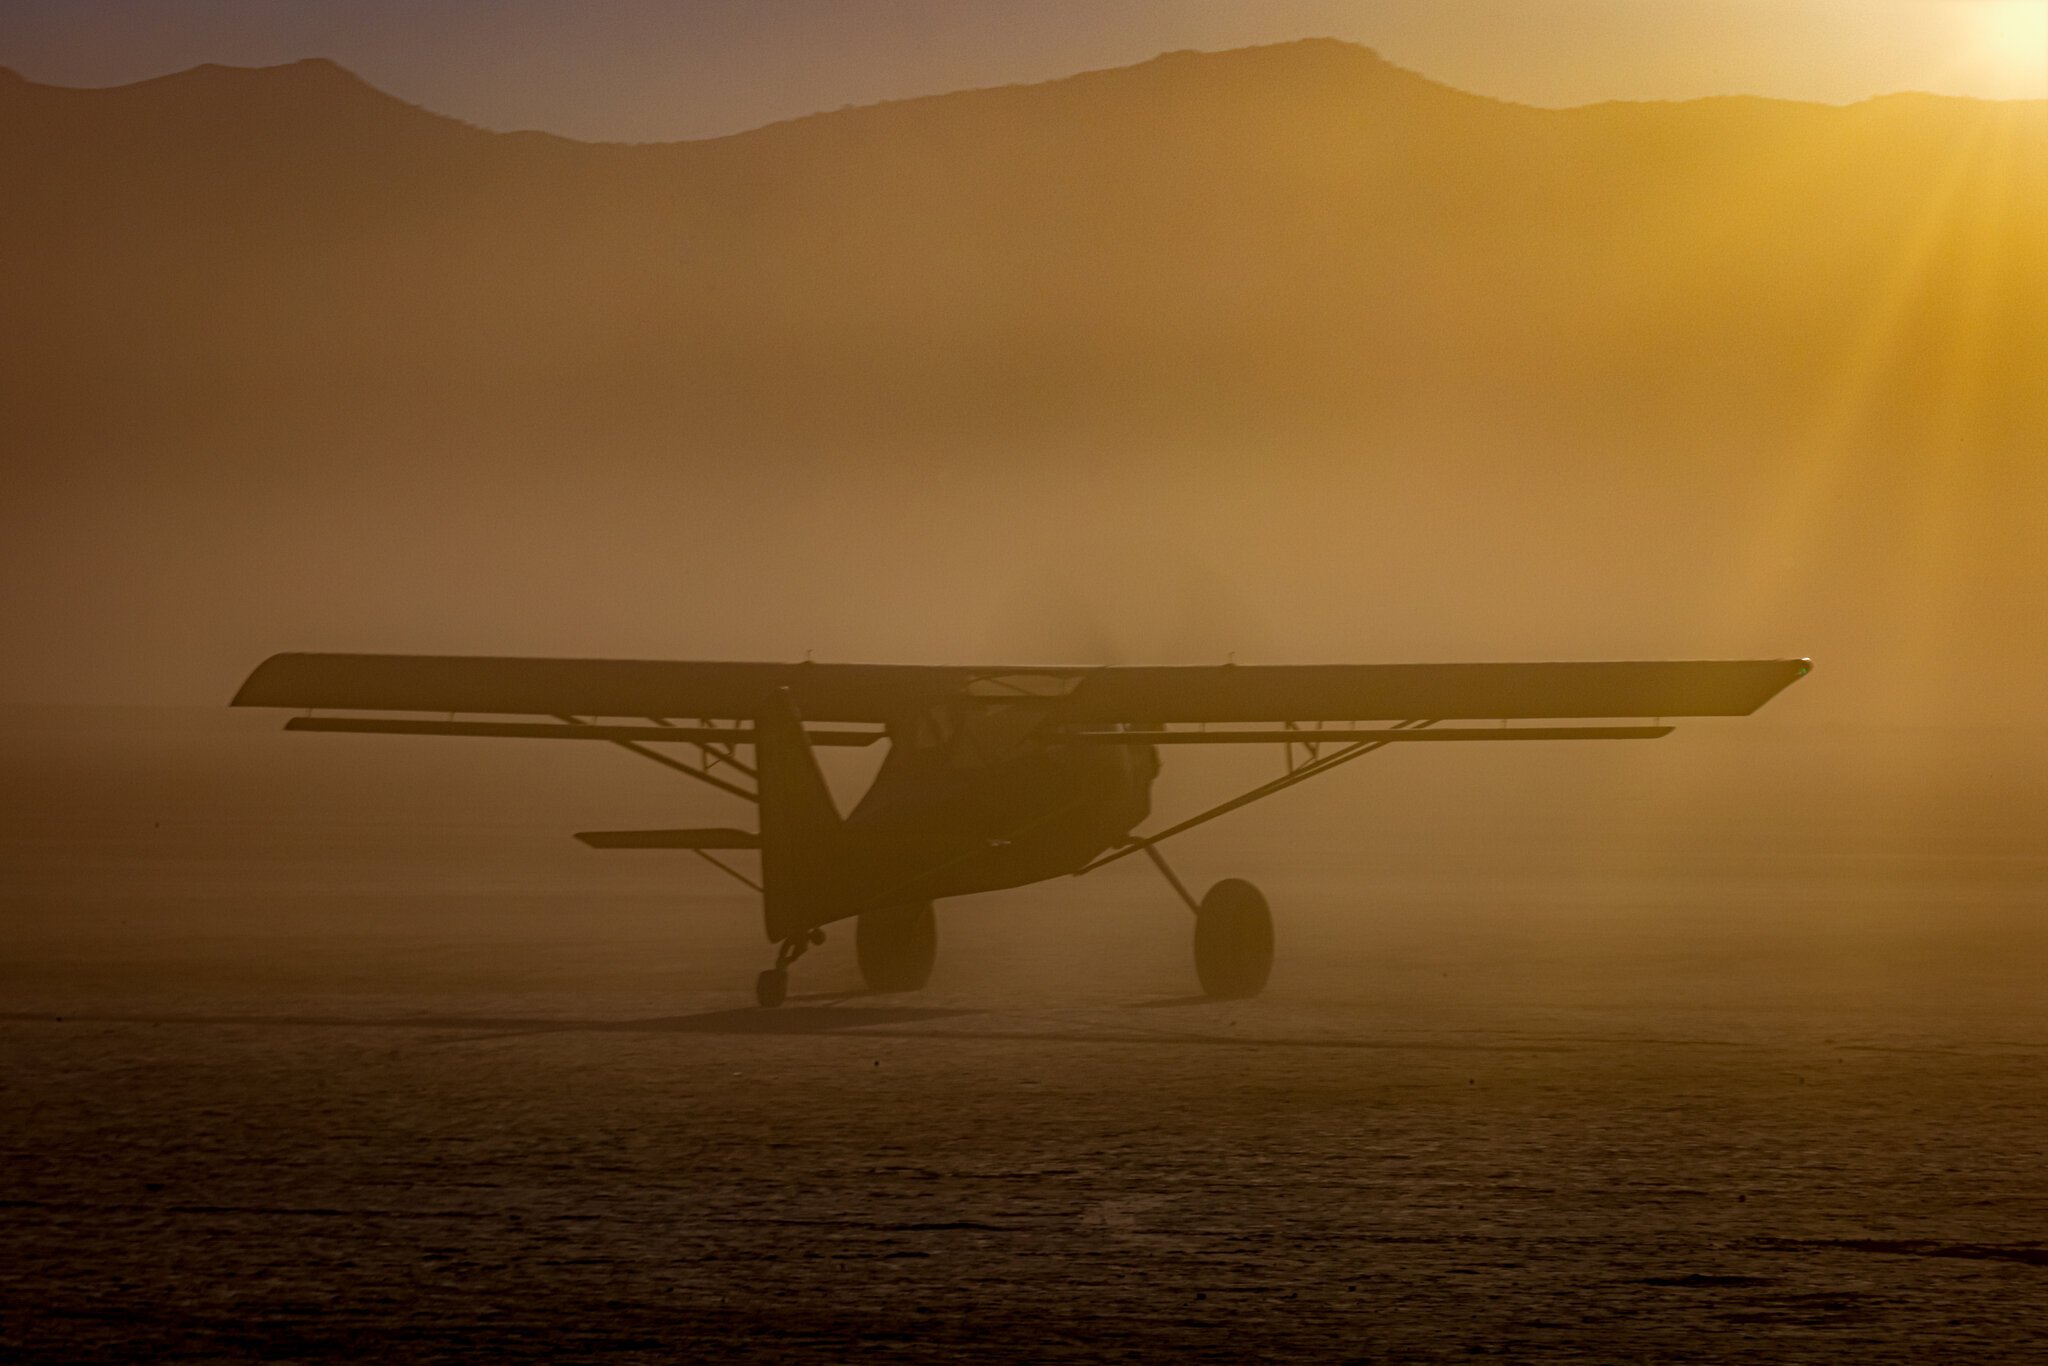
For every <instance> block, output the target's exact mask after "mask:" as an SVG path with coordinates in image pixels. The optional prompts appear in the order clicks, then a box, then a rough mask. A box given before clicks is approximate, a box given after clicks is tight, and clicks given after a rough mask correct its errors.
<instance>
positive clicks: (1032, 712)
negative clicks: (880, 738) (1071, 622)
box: [911, 673, 1081, 768]
mask: <svg viewBox="0 0 2048 1366" xmlns="http://www.w3.org/2000/svg"><path fill="white" fill-rule="evenodd" d="M1080 682H1081V678H1080V676H1079V675H1077V674H1030V673H1016V674H988V675H985V676H983V677H981V678H977V679H975V680H974V681H973V682H972V683H970V684H968V685H967V687H966V688H965V689H964V690H963V691H962V694H961V696H959V697H957V698H955V699H954V700H952V701H950V702H945V703H942V704H940V705H939V706H936V707H933V708H931V709H930V710H928V711H926V712H925V713H924V715H922V716H920V717H919V718H918V720H917V724H916V726H915V727H914V728H913V729H912V731H911V745H912V746H913V747H914V748H915V749H918V750H921V751H926V752H937V753H940V754H943V756H944V763H945V765H946V767H948V768H986V767H988V766H990V765H992V764H998V763H1001V762H1003V761H1004V760H1006V759H1009V758H1011V757H1013V756H1015V755H1016V754H1017V753H1018V752H1019V751H1020V750H1022V749H1024V748H1025V747H1026V746H1027V745H1028V744H1030V742H1031V739H1032V737H1033V735H1034V734H1035V733H1036V732H1037V731H1038V730H1039V728H1040V727H1042V726H1043V725H1045V723H1046V722H1047V720H1048V719H1050V716H1051V713H1052V710H1053V704H1054V703H1057V702H1058V701H1059V700H1060V699H1061V698H1063V697H1065V696H1066V695H1067V694H1068V693H1071V692H1072V691H1073V690H1074V689H1075V688H1076V687H1078V686H1079V685H1080Z"/></svg>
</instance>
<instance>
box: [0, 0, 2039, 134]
mask: <svg viewBox="0 0 2048 1366" xmlns="http://www.w3.org/2000/svg"><path fill="white" fill-rule="evenodd" d="M1308 36H1331V37H1339V38H1345V39H1349V40H1352V41H1355V42H1360V43H1365V44H1368V45H1370V46H1372V47H1375V48H1377V49H1379V51H1380V52H1381V53H1382V54H1383V55H1385V56H1386V57H1388V58H1390V59H1392V60H1393V61H1396V62H1399V63H1401V64H1402V65H1405V66H1410V67H1413V68H1415V69H1417V70H1419V71H1422V72H1424V73H1425V74H1428V75H1430V76H1433V77H1436V78H1437V79H1439V80H1442V81H1445V82H1447V83H1449V84H1452V85H1456V86H1459V87H1461V88H1464V89H1468V90H1475V91H1480V92H1483V93H1486V94H1491V95H1495V96H1499V97H1502V98H1506V99H1512V100H1520V101H1524V102H1528V103H1535V104H1579V103H1586V102H1590V101H1595V100H1603V99H1667V98H1685V97H1692V96H1698V95H1708V94H1730V93H1750V94H1766V95H1776V96H1784V97H1790V98H1797V99H1811V100H1824V101H1834V102H1842V101H1851V100H1857V99H1861V98H1864V97H1866V96H1869V95H1874V94H1882V93H1887V92H1891V91H1897V90H1932V91H1937V92H1942V93H1951V94H1970V95H1983V96H1992V97H2001V98H2013V97H2039V96H2044V95H2048V0H1007V2H1005V0H575V3H569V0H433V3H420V2H419V0H6V3H5V4H4V5H0V64H4V65H8V66H12V67H14V68H15V69H16V70H18V71H20V72H22V73H23V74H25V75H27V76H30V77H32V78H34V79H37V80H42V81H49V82H55V83H58V84H73V85H112V84H120V83H123V82H127V81H133V80H139V79H142V78H145V77H149V76H153V75H159V74H162V73H164V72H168V71H175V70H180V69H182V68H185V67H188V66H193V65H196V64H198V63H200V62H224V63H229V64H234V65H264V64H270V63H276V62H284V61H290V60H294V59H296V58H300V57H331V58H333V59H335V60H336V61H339V62H341V63H342V64H343V65H345V66H348V67H349V68H351V69H353V70H355V71H356V72H358V73H359V74H361V75H362V76H364V77H365V78H367V79H368V80H369V81H371V83H373V84H375V85H377V86H378V87H380V88H382V89H385V90H388V91H390V92H391V93H393V94H396V95H398V96H400V97H402V98H404V99H407V100H410V101H413V102H415V103H418V104H422V105H425V106H427V107H428V108H430V109H434V110H437V111H439V112H443V113H447V114H453V115H456V116H458V117H461V118H465V119H468V120H471V121H473V122H476V123H480V124H483V125H485V126H488V127H494V128H545V129H549V130H553V131H556V132H561V133H566V134H569V135H572V136H576V137H585V138H602V139H626V140H651V139H667V138H687V137H701V136H706V135H711V134H717V133H723V132H731V131H736V130H739V129H742V128H748V127H752V126H755V125H758V124H761V123H766V122H770V121H773V120H775V119H780V118H787V117H791V116H793V115H798V114H804V113H810V112H813V111H816V110H820V109H831V108H836V107H838V106H841V105H846V104H864V103H871V102H873V101H876V100H883V99H891V98H897V97H901V96H908V95H919V94H930V93H934V92H937V91H944V90H956V89H961V88H963V87H969V86H981V85H1000V84H1006V83H1012V82H1020V81H1034V80H1043V79H1046V78H1050V77H1054V76H1060V75H1065V74H1067V73H1070V72H1074V71H1081V70H1087V69H1091V68H1099V67H1106V66H1118V65H1123V64H1127V63H1130V62H1135V61H1142V60H1143V59H1145V58H1147V57H1150V56H1153V55H1155V54H1156V53H1159V52H1162V51H1168V50H1172V49H1175V48H1190V47H1192V48H1210V49H1213V48H1229V47H1242V46H1248V45H1251V44H1256V43H1269V42H1278V41H1284V40H1287V39H1291V38H1298V37H1308Z"/></svg>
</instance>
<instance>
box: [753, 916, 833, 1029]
mask: <svg viewBox="0 0 2048 1366" xmlns="http://www.w3.org/2000/svg"><path fill="white" fill-rule="evenodd" d="M824 942H825V932H824V931H823V930H821V929H817V928H812V929H808V930H805V931H804V932H803V933H802V934H797V935H792V936H790V937H789V938H788V939H785V940H783V941H782V947H780V948H779V949H777V950H776V951H775V966H774V967H772V968H767V969H764V970H763V971H762V973H761V975H760V976H758V977H756V978H755V979H754V1004H755V1005H757V1006H759V1007H761V1009H763V1010H773V1009H775V1007H777V1006H779V1005H781V1004H782V1001H783V998H784V997H786V996H788V995H789V965H790V964H791V963H794V962H795V961H796V960H797V959H799V958H801V957H803V956H804V954H805V953H806V952H807V951H809V949H810V948H811V946H812V945H814V944H822V943H824Z"/></svg>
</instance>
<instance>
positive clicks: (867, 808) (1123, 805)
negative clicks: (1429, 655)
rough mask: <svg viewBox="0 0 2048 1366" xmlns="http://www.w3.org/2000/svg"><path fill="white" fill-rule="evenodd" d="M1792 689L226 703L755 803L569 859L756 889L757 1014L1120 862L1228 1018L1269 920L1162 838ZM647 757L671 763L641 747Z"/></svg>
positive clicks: (835, 680)
mask: <svg viewBox="0 0 2048 1366" xmlns="http://www.w3.org/2000/svg"><path fill="white" fill-rule="evenodd" d="M1812 667H1813V665H1812V661H1811V660H1807V659H1749V660H1698V661H1626V662H1561V663H1517V664H1289V665H1239V664H1236V663H1226V664H1221V665H1193V666H1163V667H1140V668H1126V667H1103V668H1074V667H1052V668H1016V667H991V668H970V667H950V666H933V665H893V664H880V665H877V664H840V663H813V662H810V661H808V660H806V661H804V662H802V663H795V664H786V663H729V662H714V661H671V660H618V659H549V658H490V657H483V656H451V655H388V654H387V655H379V654H305V653H294V654H280V655H274V656H272V657H271V658H269V659H267V660H265V661H264V662H263V663H262V664H261V665H259V666H258V667H257V669H256V670H255V672H253V673H252V674H250V676H249V678H248V680H247V681H246V682H244V683H243V684H242V687H241V689H240V691H238V692H237V693H236V694H235V697H234V699H233V702H232V703H231V705H233V706H238V707H278V708H293V709H297V710H299V711H301V712H302V713H303V714H302V715H300V716H296V717H293V718H291V719H290V720H288V721H287V722H286V723H285V729H286V730H293V731H321V732H328V733H342V734H379V735H437V736H471V737H487V738H502V739H545V740H575V741H582V742H586V743H598V744H609V745H613V746H616V747H618V748H620V749H624V750H627V751H629V752H631V753H633V754H636V755H639V756H640V757H642V758H645V759H650V760H652V761H654V762H655V763H659V764H661V765H663V766H665V767H667V768H670V769H672V770H674V771H676V772H678V773H681V774H684V775H686V776H688V777H690V778H692V779H695V780H696V781H698V782H701V783H704V784H706V785H708V786H710V787H713V788H716V789H717V790H719V791H720V792H723V793H726V794H727V795H729V796H732V797H736V798H739V799H742V800H745V801H748V802H751V803H753V804H754V805H755V806H756V807H757V808H758V817H759V819H758V822H757V825H758V828H757V829H756V830H742V829H738V828H734V827H715V828H704V829H685V830H591V831H584V832H582V833H580V834H578V835H577V836H576V838H577V839H579V840H581V841H582V842H583V843H584V844H586V845H588V846H590V847H592V848H595V849H679V850H687V851H689V852H691V853H693V854H695V855H697V856H698V857H699V858H702V859H704V860H705V861H706V862H708V863H711V864H712V865H713V866H715V867H717V868H718V869H719V870H720V871H722V872H724V873H726V874H728V875H730V876H731V877H733V878H735V879H737V880H738V881H740V882H742V883H744V884H745V885H746V886H748V887H749V888H751V889H753V890H754V891H755V892H757V893H758V894H759V895H760V897H761V903H762V909H763V920H764V926H765V929H766V932H767V937H768V940H769V942H770V943H772V944H774V945H775V946H776V955H775V962H774V965H773V966H772V967H769V968H767V969H765V970H763V971H762V972H761V973H760V975H759V976H758V977H757V978H756V980H755V984H754V991H755V1000H756V1001H757V1003H758V1004H759V1005H760V1006H761V1007H763V1008H764V1009H767V1008H773V1007H776V1006H779V1005H781V1004H782V1002H783V999H784V997H785V995H786V994H787V991H788V985H789V969H790V966H791V965H792V964H794V963H795V962H796V961H797V959H799V958H801V957H802V956H803V955H804V954H805V952H806V951H808V950H809V949H811V948H812V947H814V946H816V945H818V944H822V943H823V942H824V941H825V928H826V927H827V926H828V925H834V924H837V923H839V922H841V921H845V920H852V921H853V922H854V931H853V933H854V950H855V957H856V959H857V960H858V963H859V966H860V972H861V976H862V978H863V980H864V981H865V982H866V984H867V986H868V988H869V989H870V990H872V991H876V992H897V991H914V990H917V989H919V988H921V987H923V986H924V985H925V983H926V981H927V980H928V978H929V977H930V975H931V971H932V965H933V963H934V961H935V959H936V954H937V949H938V937H937V921H936V918H935V915H934V912H933V909H932V907H933V903H934V902H936V901H939V900H941V899H943V898H947V897H957V896H966V895H969V894H971V893H975V892H986V891H995V890H998V889H1001V888H1007V887H1021V886H1025V885H1027V884H1030V883H1035V882H1042V881H1046V880H1048V879H1051V878H1056V877H1068V876H1072V877H1078V876H1081V875H1083V874H1085V873H1090V872H1093V871H1094V870H1096V869H1098V868H1101V867H1104V866H1106V865H1108V864H1111V863H1114V862H1117V861H1118V860H1120V859H1123V858H1126V857H1129V856H1132V855H1138V854H1142V855H1143V856H1144V857H1146V858H1147V859H1149V860H1150V861H1151V862H1152V864H1153V865H1154V866H1155V867H1156V868H1157V869H1158V870H1159V872H1160V873H1161V874H1162V875H1163V876H1164V878H1165V880H1166V883H1167V885H1168V886H1169V887H1171V888H1172V890H1173V892H1174V894H1175V895H1176V896H1177V897H1179V899H1180V900H1181V902H1182V903H1183V904H1184V905H1186V907H1187V908H1188V910H1189V911H1190V912H1192V913H1193V915H1194V958H1195V975H1196V978H1197V980H1198V981H1199V982H1200V984H1201V987H1202V991H1203V993H1204V994H1205V995H1207V996H1210V997H1213V998H1217V999H1226V1000H1228V999H1244V998H1248V997H1252V996H1256V995H1258V994H1259V993H1260V992H1261V991H1262V990H1264V988H1265V986H1266V982H1267V979H1268V976H1269V974H1270V972H1271V969H1272V964H1273V919H1272V912H1271V909H1270V907H1269V906H1268V904H1267V901H1266V898H1265V895H1264V894H1263V893H1262V892H1261V891H1260V890H1259V889H1258V888H1257V887H1256V886H1254V885H1253V884H1252V883H1250V882H1248V881H1245V880H1244V879H1242V878H1226V879H1224V880H1222V881H1220V882H1218V883H1216V884H1215V885H1214V886H1212V887H1210V888H1209V889H1208V890H1207V892H1205V893H1204V894H1203V895H1202V896H1201V897H1199V898H1197V897H1196V896H1195V895H1194V894H1193V893H1192V892H1191V891H1190V890H1189V889H1188V887H1187V885H1186V884H1185V883H1183V882H1182V881H1181V879H1180V878H1179V876H1178V875H1176V874H1175V872H1174V871H1173V868H1172V867H1171V866H1170V865H1169V864H1168V863H1167V862H1166V858H1165V856H1164V855H1163V854H1162V853H1161V852H1160V850H1159V846H1160V845H1161V844H1163V843H1164V842H1166V841H1167V840H1169V839H1172V838H1174V837H1176V836H1179V835H1182V834H1185V833H1186V832H1187V831H1190V830H1193V829H1195V828H1197V827H1198V826H1201V825H1204V824H1206V823H1208V822H1209V821H1211V820H1214V819H1216V818H1217V817H1219V816H1223V815H1227V814H1229V813H1230V812H1232V811H1236V810H1239V809H1241V808H1243V807H1245V806H1248V805H1250V804H1251V803H1253V802H1256V801H1262V800H1264V799H1265V798H1267V797H1270V796H1273V795H1274V794H1275V793H1278V792H1281V791H1284V790H1286V789H1287V788H1290V787H1293V786H1295V785H1297V784H1299V783H1303V782H1306V781H1308V780H1309V779H1310V778H1314V777H1320V776H1321V775H1323V774H1325V773H1328V772H1330V771H1332V770H1334V769H1336V768H1339V767H1342V766H1343V765H1345V764H1348V763H1351V762H1352V761H1354V760H1356V759H1358V758H1360V757H1361V756H1363V755H1366V754H1369V753H1372V752H1375V751H1377V750H1380V749H1383V748H1385V747H1387V746H1389V745H1397V744H1399V745H1409V744H1423V745H1432V744H1470V743H1485V744H1497V743H1503V742H1510V743H1512V742H1530V741H1550V740H1653V739H1659V738H1662V737H1663V736H1665V735H1668V734H1670V733H1671V732H1672V730H1673V729H1674V727H1673V726H1671V725H1669V724H1667V718H1671V717H1694V716H1746V715H1749V714H1750V713H1752V712H1754V711H1756V709H1757V708H1759V707H1761V706H1762V705H1763V704H1764V703H1765V702H1768V701H1769V700H1770V699H1771V698H1773V697H1775V696H1776V695H1777V694H1778V693H1779V692H1780V691H1782V690H1783V689H1784V688H1786V687H1787V686H1789V685H1790V684H1792V683H1793V682H1794V681H1796V680H1797V679H1799V678H1802V677H1804V676H1805V675H1806V674H1807V673H1808V672H1809V671H1810V670H1811V669H1812ZM322 712H344V713H362V712H371V713H390V712H401V713H406V712H409V713H415V715H412V716H397V717H394V716H386V715H370V716H364V715H357V714H349V715H321V714H319V713H322ZM458 717H467V718H469V719H458ZM506 717H518V718H525V719H519V720H507V719H502V718H506ZM479 718H494V719H479ZM535 718H540V719H535ZM1629 718H1637V719H1636V720H1634V721H1633V723H1631V724H1617V721H1619V720H1624V719H1629ZM1649 718H1654V720H1650V719H1649ZM1367 722H1378V723H1384V724H1373V725H1368V724H1366V723H1367ZM1530 722H1542V723H1543V724H1528V723H1530ZM1211 726H1216V727H1219V729H1210V727H1211ZM884 743H885V744H887V745H888V747H889V748H888V751H887V753H886V755H885V757H884V758H883V761H882V763H881V766H880V768H879V770H878V771H877V772H876V775H875V777H874V780H873V782H872V784H871V785H870V786H869V787H868V789H867V792H866V793H865V795H863V796H862V797H861V798H860V800H859V801H858V802H857V803H856V804H855V805H854V807H853V809H852V810H851V811H849V812H847V813H845V814H843V815H842V814H841V813H840V811H839V809H838V807H837V805H836V804H835V802H834V800H833V797H832V793H831V791H830V789H829V788H828V787H827V786H826V783H825V778H824V775H823V773H822V771H821V770H820V768H819V765H818V759H817V754H816V751H817V750H818V749H819V748H821V747H830V746H866V745H874V744H884ZM1239 744H1259V745H1279V746H1281V747H1282V748H1283V754H1284V760H1285V762H1284V769H1285V771H1284V772H1283V773H1282V774H1281V775H1280V776H1279V777H1276V778H1274V779H1272V780H1270V781H1268V782H1265V783H1261V784H1259V785H1257V786H1255V787H1253V788H1251V789H1250V790H1248V791H1246V792H1243V793H1241V794H1239V795H1238V796H1235V797H1233V798H1231V799H1230V800H1228V801H1225V802H1221V803H1218V804H1217V805H1215V806H1212V807H1210V808H1208V809H1207V810H1205V811H1202V812H1200V813H1198V814H1196V815H1193V816H1190V817H1188V818H1186V819H1184V820H1180V821H1177V822H1175V823H1174V824H1172V825H1169V826H1166V827H1165V828H1163V829H1160V830H1156V831H1153V832H1151V833H1148V834H1138V833H1136V832H1137V830H1138V827H1139V826H1140V825H1142V824H1144V822H1145V821H1146V820H1147V819H1148V818H1149V817H1150V815H1151V791H1152V783H1153V780H1154V779H1155V778H1156V777H1157V776H1158V774H1159V767H1160V758H1159V755H1160V750H1161V749H1162V748H1174V747H1178V746H1183V745H1239ZM671 745H681V746H686V747H688V749H689V750H690V751H693V752H694V761H688V760H684V759H678V758H676V757H674V756H673V755H672V754H668V753H664V752H662V750H661V748H659V747H662V746H671ZM742 750H747V751H750V753H751V760H749V759H748V758H745V757H742V755H741V753H740V751H742ZM740 850H754V851H758V853H759V855H760V877H759V879H758V880H756V879H755V878H752V877H749V876H747V874H746V873H745V872H743V871H741V869H740V868H738V867H735V866H734V865H733V864H732V863H730V862H728V861H727V860H726V859H724V858H721V857H719V856H720V855H721V854H730V853H731V852H733V851H740Z"/></svg>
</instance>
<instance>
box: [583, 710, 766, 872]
mask: <svg viewBox="0 0 2048 1366" xmlns="http://www.w3.org/2000/svg"><path fill="white" fill-rule="evenodd" d="M555 719H556V720H557V721H560V722H562V723H563V724H564V725H570V726H583V725H588V724H589V722H587V721H585V720H583V719H582V718H581V717H577V716H568V715H564V714H562V713H559V712H558V713H556V715H555ZM609 743H611V744H614V745H617V746H618V747H619V748H620V749H623V750H625V751H627V752H628V753H631V754H637V755H639V756H640V757H641V758H643V759H647V760H650V761H651V762H653V763H657V764H660V765H661V766H662V767H663V768H672V769H674V770H675V771H676V772H678V773H680V774H682V775H683V776H684V777H686V778H695V779H696V780H697V781H698V782H700V783H709V784H710V785H711V786H712V787H715V788H717V789H718V790H719V791H721V792H730V793H731V794H732V795H733V796H735V797H740V798H743V799H745V800H746V801H750V802H753V803H755V804H757V805H758V804H759V803H760V800H761V798H760V797H759V795H757V794H756V793H752V792H749V791H747V789H745V788H744V787H741V786H740V785H739V784H738V783H729V782H727V781H726V780H725V779H723V778H714V777H712V776H711V774H709V773H707V772H705V771H704V770H703V769H701V768H692V767H690V766H689V765H688V764H686V763H683V762H682V761H681V760H679V759H671V758H669V757H668V756H667V755H666V754H661V753H657V752H656V751H654V750H651V749H649V748H647V746H645V745H643V744H641V743H640V742H639V741H637V740H618V739H614V740H612V741H610V742H609ZM689 743H690V744H693V745H695V746H696V747H697V748H698V749H700V750H702V751H703V753H704V757H705V759H706V760H707V761H710V760H714V759H716V760H720V761H722V762H731V761H730V760H729V759H727V758H726V756H724V755H721V754H719V753H718V751H717V750H716V749H715V748H713V747H712V746H711V745H710V744H707V743H706V742H704V741H702V740H695V739H693V740H691V741H689ZM712 862H714V863H715V862H717V860H716V859H713V860H712ZM727 871H728V872H730V871H731V870H730V869H727ZM733 876H735V877H738V876H739V875H738V874H737V873H735V874H733Z"/></svg>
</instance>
